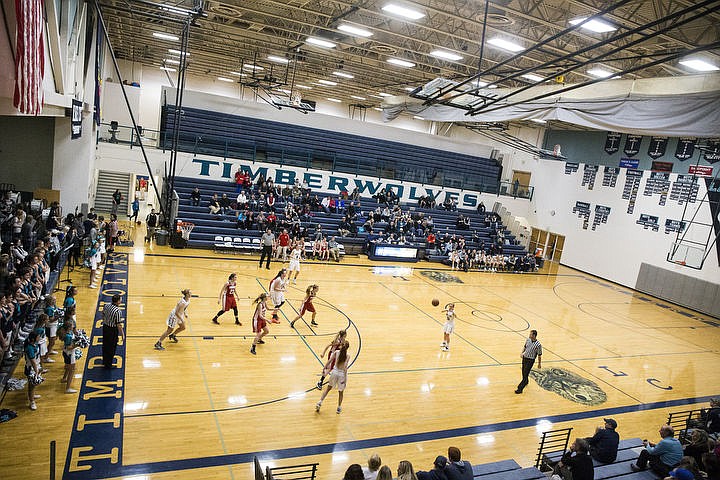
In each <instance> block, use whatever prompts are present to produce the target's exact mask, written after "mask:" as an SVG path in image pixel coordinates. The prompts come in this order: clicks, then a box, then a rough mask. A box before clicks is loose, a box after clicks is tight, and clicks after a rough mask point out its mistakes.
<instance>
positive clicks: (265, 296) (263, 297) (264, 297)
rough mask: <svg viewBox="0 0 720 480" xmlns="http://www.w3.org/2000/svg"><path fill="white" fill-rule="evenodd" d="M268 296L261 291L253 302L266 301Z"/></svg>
mask: <svg viewBox="0 0 720 480" xmlns="http://www.w3.org/2000/svg"><path fill="white" fill-rule="evenodd" d="M266 298H267V294H265V293H261V294H260V295H259V296H258V297H257V298H256V299H255V300H253V302H252V303H253V304H256V303H260V302H262V301H264V300H265V299H266Z"/></svg>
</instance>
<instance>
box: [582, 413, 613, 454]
mask: <svg viewBox="0 0 720 480" xmlns="http://www.w3.org/2000/svg"><path fill="white" fill-rule="evenodd" d="M603 421H604V422H605V425H604V427H598V428H597V430H595V435H593V436H592V437H590V438H586V439H585V440H587V442H588V445H589V446H590V456H592V458H594V459H595V460H597V461H598V462H600V463H613V462H614V461H615V459H616V458H617V451H618V444H619V443H620V435H618V433H617V432H616V431H615V429H616V428H617V422H616V421H615V420H614V419H612V418H605V419H603Z"/></svg>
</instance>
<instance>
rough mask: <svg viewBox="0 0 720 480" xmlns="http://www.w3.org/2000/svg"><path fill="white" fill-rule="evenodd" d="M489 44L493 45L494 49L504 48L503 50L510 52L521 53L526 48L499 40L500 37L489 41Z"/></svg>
mask: <svg viewBox="0 0 720 480" xmlns="http://www.w3.org/2000/svg"><path fill="white" fill-rule="evenodd" d="M487 43H489V44H490V45H492V46H494V47H498V48H502V49H503V50H507V51H509V52H521V51H523V50H525V47H523V46H522V45H518V44H517V43H515V42H511V41H509V40H505V39H503V38H498V37H495V38H491V39H490V40H488V41H487Z"/></svg>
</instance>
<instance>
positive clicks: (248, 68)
mask: <svg viewBox="0 0 720 480" xmlns="http://www.w3.org/2000/svg"><path fill="white" fill-rule="evenodd" d="M242 68H243V70H256V71H258V72H259V71H262V70H265V69H264V68H263V67H261V66H260V65H243V67H242Z"/></svg>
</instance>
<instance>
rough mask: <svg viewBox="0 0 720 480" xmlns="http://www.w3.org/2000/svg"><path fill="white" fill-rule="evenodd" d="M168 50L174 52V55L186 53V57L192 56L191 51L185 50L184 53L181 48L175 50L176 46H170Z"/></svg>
mask: <svg viewBox="0 0 720 480" xmlns="http://www.w3.org/2000/svg"><path fill="white" fill-rule="evenodd" d="M168 52H170V53H172V54H173V55H185V56H186V57H189V56H190V52H185V53H184V54H183V53H182V52H181V51H180V50H175V49H174V48H168Z"/></svg>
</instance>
